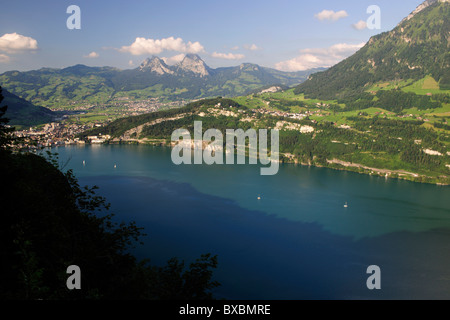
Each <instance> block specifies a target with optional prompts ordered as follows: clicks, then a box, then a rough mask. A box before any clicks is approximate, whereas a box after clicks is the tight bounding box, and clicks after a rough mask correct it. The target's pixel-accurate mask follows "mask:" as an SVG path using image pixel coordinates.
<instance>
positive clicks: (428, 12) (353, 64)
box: [295, 0, 450, 107]
mask: <svg viewBox="0 0 450 320" xmlns="http://www.w3.org/2000/svg"><path fill="white" fill-rule="evenodd" d="M449 33H450V3H449V2H448V1H445V2H444V1H443V0H440V1H438V0H431V1H430V0H429V1H427V2H425V3H424V4H422V5H421V6H419V8H418V9H417V10H416V11H415V12H414V13H413V14H411V15H410V16H409V17H408V18H405V19H404V20H403V21H402V22H401V23H400V24H398V25H397V27H395V28H394V29H393V30H392V31H390V32H384V33H382V34H379V35H376V36H374V37H372V38H371V39H370V41H369V42H368V43H367V44H366V45H365V46H364V47H363V48H361V49H360V50H359V51H358V52H357V53H355V54H354V55H352V56H351V57H349V58H347V59H346V60H344V61H342V62H340V63H338V64H337V65H335V66H333V67H332V68H330V69H328V70H326V71H323V72H319V73H316V74H313V75H312V76H310V77H309V80H308V81H306V82H304V83H302V84H300V85H299V86H298V87H297V88H296V90H295V92H296V93H297V94H300V93H304V94H305V97H309V98H318V99H325V100H335V99H338V100H339V99H345V98H349V97H351V98H353V100H355V98H356V99H358V98H361V99H362V100H368V98H367V95H365V93H372V95H373V94H374V92H376V91H378V90H380V89H392V86H393V87H394V88H400V89H404V90H408V91H412V92H414V88H417V86H414V84H415V83H416V82H419V81H423V80H424V79H427V77H428V80H431V81H432V82H434V83H435V89H437V90H438V89H440V90H450V40H449ZM429 77H431V78H432V79H431V78H429ZM416 84H417V83H416ZM389 85H391V86H389ZM394 95H397V94H394ZM405 97H406V96H405ZM397 98H399V97H390V98H389V99H390V100H391V99H397ZM400 98H402V99H403V98H404V97H400ZM406 98H407V99H409V98H410V97H406ZM422 102H423V101H422ZM425 103H426V104H427V102H426V101H425ZM429 106H430V107H433V105H429Z"/></svg>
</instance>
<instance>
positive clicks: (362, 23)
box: [352, 20, 367, 30]
mask: <svg viewBox="0 0 450 320" xmlns="http://www.w3.org/2000/svg"><path fill="white" fill-rule="evenodd" d="M352 27H353V28H354V29H356V30H364V29H366V28H367V23H366V22H365V21H363V20H359V21H358V22H357V23H354V24H352Z"/></svg>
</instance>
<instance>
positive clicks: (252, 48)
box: [244, 44, 261, 51]
mask: <svg viewBox="0 0 450 320" xmlns="http://www.w3.org/2000/svg"><path fill="white" fill-rule="evenodd" d="M244 49H247V50H250V51H256V50H261V48H259V47H258V46H257V45H256V44H251V45H250V44H246V45H244Z"/></svg>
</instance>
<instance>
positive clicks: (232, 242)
mask: <svg viewBox="0 0 450 320" xmlns="http://www.w3.org/2000/svg"><path fill="white" fill-rule="evenodd" d="M52 151H53V152H57V153H59V158H60V162H61V164H62V165H66V166H65V169H66V170H67V169H69V168H71V169H73V170H74V173H75V175H76V176H77V177H78V179H79V181H80V184H81V185H90V186H93V185H97V186H99V187H100V189H99V191H98V194H99V195H102V196H105V197H106V198H107V200H108V201H109V202H110V203H111V211H112V212H113V213H114V214H115V215H116V219H118V220H120V221H136V223H137V225H138V226H141V227H144V228H145V233H146V234H147V236H146V237H145V238H144V239H143V241H144V242H145V245H144V246H138V247H137V248H136V249H133V254H135V255H136V256H137V257H138V258H149V259H150V260H151V263H152V264H155V265H164V264H165V262H167V260H169V259H170V258H171V257H178V258H180V259H183V260H185V261H186V262H191V261H193V260H195V259H196V258H198V257H199V256H200V255H201V254H203V253H212V254H217V255H218V261H219V265H218V268H217V270H215V272H214V280H217V281H219V282H220V283H221V286H220V287H218V288H217V289H215V290H214V296H215V297H216V298H226V299H253V300H260V299H262V300H264V299H273V300H276V299H284V300H297V299H449V298H450V187H448V186H436V185H427V184H419V183H413V182H408V181H401V180H391V179H385V178H381V177H373V176H367V175H360V174H357V173H352V172H344V171H335V170H331V169H326V168H314V167H306V166H300V165H290V164H289V165H288V164H282V165H281V166H280V170H279V172H278V174H277V175H275V176H261V175H260V174H259V173H260V172H259V170H260V166H259V165H248V164H247V165H212V166H208V165H206V164H203V165H180V166H176V165H174V164H173V163H172V161H171V157H170V155H171V149H170V148H164V147H153V146H142V145H140V146H137V145H87V146H67V147H60V148H55V149H53V150H52ZM83 162H84V163H83ZM345 203H347V204H348V207H347V208H345V207H344V204H345ZM371 265H377V266H379V267H380V269H381V290H369V289H368V288H367V286H366V281H367V278H368V277H369V276H370V274H367V273H366V271H367V268H368V267H369V266H371ZM80 267H82V266H80Z"/></svg>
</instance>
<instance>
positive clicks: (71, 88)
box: [0, 55, 317, 109]
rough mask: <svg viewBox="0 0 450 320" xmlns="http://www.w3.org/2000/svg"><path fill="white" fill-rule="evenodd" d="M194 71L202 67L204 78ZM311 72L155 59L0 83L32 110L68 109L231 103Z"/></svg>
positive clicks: (5, 78)
mask: <svg viewBox="0 0 450 320" xmlns="http://www.w3.org/2000/svg"><path fill="white" fill-rule="evenodd" d="M192 65H194V66H196V67H198V65H200V67H201V68H200V72H202V73H198V69H195V68H193V67H192ZM189 67H191V68H193V69H192V70H194V71H191V70H190V69H189ZM314 71H317V70H311V71H303V72H281V71H278V70H274V69H270V68H263V67H260V66H258V65H255V64H248V63H246V64H242V65H240V66H237V67H228V68H218V69H211V68H209V67H208V66H207V65H206V64H205V63H204V62H203V61H202V60H201V58H200V57H198V56H196V55H188V56H187V57H186V58H185V61H184V65H179V66H167V65H166V64H165V63H164V62H163V61H162V60H161V59H159V58H157V57H153V58H151V59H147V60H146V61H144V62H143V63H142V64H141V66H140V67H139V68H136V69H132V70H119V69H115V68H110V67H101V68H100V67H87V66H84V65H76V66H73V67H69V68H65V69H49V68H43V69H40V70H34V71H27V72H19V71H8V72H5V73H3V74H1V75H0V83H1V84H2V86H3V87H4V88H6V89H7V90H9V91H10V92H12V93H14V94H16V95H18V96H20V97H21V98H24V99H26V100H28V101H31V102H32V103H33V104H37V105H42V106H45V107H52V108H60V109H71V108H74V107H76V106H93V105H105V104H107V103H109V102H110V101H112V100H113V99H115V98H120V97H129V98H131V99H135V100H143V99H149V98H158V99H160V100H162V101H175V100H193V99H199V98H208V97H217V96H224V97H234V96H239V95H245V94H247V93H249V92H251V91H254V90H257V89H259V88H261V87H266V86H271V85H283V86H294V85H298V84H299V83H301V82H302V81H304V80H306V79H307V77H308V76H309V75H310V74H311V73H312V72H314ZM196 72H197V73H196Z"/></svg>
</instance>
